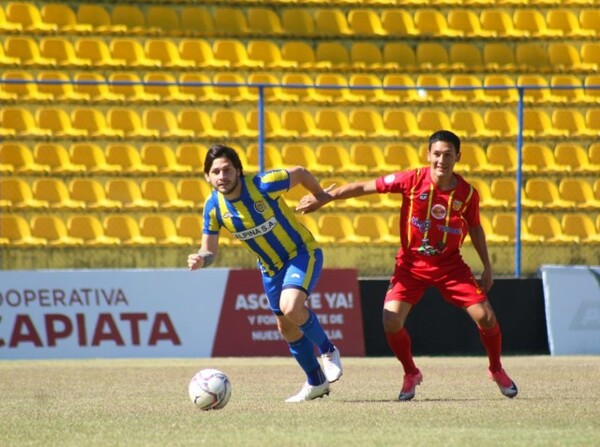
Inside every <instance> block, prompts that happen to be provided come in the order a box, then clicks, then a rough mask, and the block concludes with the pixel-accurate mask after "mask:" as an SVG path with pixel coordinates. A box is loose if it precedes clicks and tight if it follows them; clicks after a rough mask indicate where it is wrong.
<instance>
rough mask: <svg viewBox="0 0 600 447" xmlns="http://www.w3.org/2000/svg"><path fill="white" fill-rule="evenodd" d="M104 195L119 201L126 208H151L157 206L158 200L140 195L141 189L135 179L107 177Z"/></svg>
mask: <svg viewBox="0 0 600 447" xmlns="http://www.w3.org/2000/svg"><path fill="white" fill-rule="evenodd" d="M105 188H106V196H107V197H108V198H109V199H111V200H116V201H118V202H121V207H122V208H124V209H126V210H151V209H157V208H158V202H156V201H155V200H147V199H144V198H143V197H142V191H141V190H140V187H139V185H138V184H137V183H136V181H135V180H132V179H109V180H108V181H107V182H106V186H105Z"/></svg>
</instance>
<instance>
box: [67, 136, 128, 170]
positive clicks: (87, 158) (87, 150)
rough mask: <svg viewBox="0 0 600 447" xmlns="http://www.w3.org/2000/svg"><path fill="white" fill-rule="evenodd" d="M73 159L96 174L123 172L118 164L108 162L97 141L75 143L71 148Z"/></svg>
mask: <svg viewBox="0 0 600 447" xmlns="http://www.w3.org/2000/svg"><path fill="white" fill-rule="evenodd" d="M69 155H70V158H71V161H72V162H73V163H74V164H76V165H82V166H85V172H89V173H90V174H94V175H96V174H97V175H109V174H116V173H120V172H121V168H120V167H119V166H117V165H111V164H108V163H107V161H106V156H105V155H104V150H103V148H101V147H100V146H99V145H97V144H95V143H73V144H71V147H70V148H69Z"/></svg>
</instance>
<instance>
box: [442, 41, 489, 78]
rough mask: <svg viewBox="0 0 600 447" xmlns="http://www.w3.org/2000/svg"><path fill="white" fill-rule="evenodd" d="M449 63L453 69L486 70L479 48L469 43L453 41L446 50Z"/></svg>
mask: <svg viewBox="0 0 600 447" xmlns="http://www.w3.org/2000/svg"><path fill="white" fill-rule="evenodd" d="M448 56H449V58H450V61H449V64H450V66H451V67H452V69H454V70H464V71H470V72H483V71H486V68H485V64H484V62H483V54H482V53H481V50H480V49H479V48H478V47H477V46H476V45H474V44H471V43H462V42H461V43H453V44H452V45H450V50H449V52H448Z"/></svg>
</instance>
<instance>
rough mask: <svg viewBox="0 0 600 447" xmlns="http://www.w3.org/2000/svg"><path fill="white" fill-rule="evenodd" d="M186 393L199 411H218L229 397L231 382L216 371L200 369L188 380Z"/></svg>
mask: <svg viewBox="0 0 600 447" xmlns="http://www.w3.org/2000/svg"><path fill="white" fill-rule="evenodd" d="M188 392H189V395H190V399H191V400H192V402H193V403H194V405H196V406H197V407H198V408H200V409H201V410H220V409H221V408H223V407H224V406H225V405H227V402H229V398H230V397H231V382H230V381H229V378H228V377H227V375H226V374H225V373H224V372H222V371H219V370H218V369H211V368H209V369H202V370H200V371H198V372H197V373H196V374H194V377H192V380H190V384H189V386H188Z"/></svg>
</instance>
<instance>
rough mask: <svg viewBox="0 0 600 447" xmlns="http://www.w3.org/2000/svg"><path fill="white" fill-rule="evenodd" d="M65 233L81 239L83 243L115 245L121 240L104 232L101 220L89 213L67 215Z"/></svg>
mask: <svg viewBox="0 0 600 447" xmlns="http://www.w3.org/2000/svg"><path fill="white" fill-rule="evenodd" d="M67 235H68V236H69V237H73V238H76V239H81V240H83V243H84V245H91V246H115V245H119V243H120V242H121V241H120V240H119V239H118V238H116V237H109V236H106V235H105V234H104V227H103V226H102V222H100V220H99V219H98V218H97V217H96V216H92V215H90V214H75V215H70V216H68V217H67Z"/></svg>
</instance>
